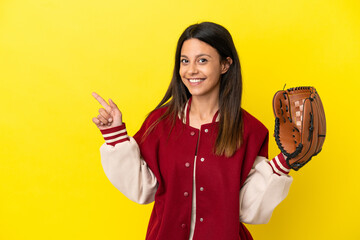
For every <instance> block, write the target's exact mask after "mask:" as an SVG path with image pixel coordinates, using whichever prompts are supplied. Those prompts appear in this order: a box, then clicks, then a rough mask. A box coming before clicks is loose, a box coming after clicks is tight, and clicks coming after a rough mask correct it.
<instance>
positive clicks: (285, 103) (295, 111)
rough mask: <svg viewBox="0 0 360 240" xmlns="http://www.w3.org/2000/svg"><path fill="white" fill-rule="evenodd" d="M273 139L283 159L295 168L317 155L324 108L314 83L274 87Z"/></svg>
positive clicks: (324, 122) (319, 147)
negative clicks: (312, 85)
mask: <svg viewBox="0 0 360 240" xmlns="http://www.w3.org/2000/svg"><path fill="white" fill-rule="evenodd" d="M273 109H274V115H275V133H274V136H275V141H276V143H277V145H278V147H279V148H280V150H281V152H282V153H283V154H284V155H285V156H286V157H287V159H286V162H287V164H288V165H289V167H291V168H292V169H294V170H299V169H300V168H301V167H302V166H304V165H305V164H306V163H307V162H308V161H310V159H311V158H312V157H313V156H315V155H317V154H318V153H319V152H320V151H321V148H322V146H323V144H324V141H325V134H326V120H325V112H324V108H323V105H322V102H321V99H320V97H319V95H318V93H317V92H316V89H315V88H314V87H296V88H290V89H287V90H283V91H278V92H277V93H276V94H275V96H274V99H273Z"/></svg>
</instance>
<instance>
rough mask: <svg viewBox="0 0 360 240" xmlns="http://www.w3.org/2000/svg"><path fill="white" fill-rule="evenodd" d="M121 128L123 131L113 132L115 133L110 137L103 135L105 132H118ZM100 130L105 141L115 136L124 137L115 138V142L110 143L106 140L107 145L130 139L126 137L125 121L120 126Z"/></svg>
mask: <svg viewBox="0 0 360 240" xmlns="http://www.w3.org/2000/svg"><path fill="white" fill-rule="evenodd" d="M122 130H124V131H123V133H119V134H115V135H112V136H110V137H105V136H106V134H109V133H116V132H120V131H122ZM100 132H101V133H102V134H103V137H104V139H105V141H107V140H112V139H116V138H119V137H124V138H121V139H119V140H117V141H115V142H110V143H109V142H106V144H107V145H111V146H115V145H116V144H118V143H121V142H125V141H130V139H129V138H128V137H127V131H126V126H125V123H122V124H121V125H120V126H117V127H113V128H108V129H103V130H100Z"/></svg>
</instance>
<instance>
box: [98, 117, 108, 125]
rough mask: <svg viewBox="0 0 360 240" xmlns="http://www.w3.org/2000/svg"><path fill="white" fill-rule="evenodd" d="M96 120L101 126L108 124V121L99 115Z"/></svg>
mask: <svg viewBox="0 0 360 240" xmlns="http://www.w3.org/2000/svg"><path fill="white" fill-rule="evenodd" d="M97 119H99V120H100V124H101V125H107V124H108V123H109V122H108V120H107V119H106V118H104V117H103V116H101V115H98V116H97Z"/></svg>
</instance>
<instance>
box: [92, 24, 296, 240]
mask: <svg viewBox="0 0 360 240" xmlns="http://www.w3.org/2000/svg"><path fill="white" fill-rule="evenodd" d="M241 95H242V79H241V71H240V62H239V58H238V55H237V52H236V49H235V46H234V43H233V41H232V38H231V35H230V33H229V32H228V31H227V30H226V29H225V28H224V27H222V26H220V25H218V24H215V23H210V22H203V23H200V24H194V25H191V26H189V27H188V28H187V29H186V30H185V31H184V32H183V34H182V35H181V37H180V39H179V41H178V44H177V49H176V56H175V67H174V73H173V77H172V80H171V82H170V86H169V88H168V90H167V92H166V94H165V96H164V98H163V99H162V101H161V102H160V103H159V105H158V106H157V107H156V108H155V110H153V111H152V112H151V113H150V114H149V116H148V117H147V119H146V120H145V122H144V123H143V125H142V127H141V129H140V130H139V131H138V132H137V133H136V134H135V136H134V137H130V136H128V135H127V133H126V128H125V123H123V122H122V117H121V112H120V110H119V109H118V107H117V106H116V105H115V103H114V102H113V101H112V100H111V99H109V103H107V102H106V101H105V100H104V99H102V98H101V97H100V96H99V95H97V94H96V93H93V96H94V97H95V98H96V99H97V100H98V101H99V102H100V104H101V105H102V106H103V107H104V108H101V109H100V110H99V113H100V114H99V115H98V117H96V118H93V122H94V123H95V124H96V126H97V127H98V128H99V129H100V130H101V132H102V134H103V136H104V138H105V142H106V143H105V144H104V145H102V147H101V149H100V152H101V161H102V165H103V168H104V171H105V173H106V176H107V177H108V178H109V180H110V181H111V182H112V184H113V185H114V186H115V187H116V188H118V189H119V190H120V191H121V192H122V193H123V194H125V195H126V196H127V197H128V198H129V199H131V200H133V201H135V202H138V203H140V204H147V203H151V202H153V201H155V203H154V208H153V211H152V214H151V218H150V221H149V226H148V231H147V236H146V239H149V240H155V239H157V240H170V239H171V240H177V239H178V240H188V239H194V240H205V239H206V240H212V239H214V240H215V239H216V240H219V239H222V240H233V239H252V237H251V235H250V233H249V232H248V231H247V229H246V228H245V226H244V225H243V224H242V222H244V223H250V224H260V223H266V222H268V221H269V219H270V217H271V214H272V212H273V210H274V208H275V207H276V206H277V205H278V204H279V203H280V202H281V201H282V200H283V199H284V198H285V197H286V195H287V193H288V190H289V187H290V184H291V182H292V178H291V177H290V176H289V175H288V173H289V171H290V169H289V168H288V167H287V164H286V162H285V158H284V156H283V155H282V154H279V155H278V156H276V157H275V158H273V159H272V160H271V161H268V160H267V157H268V130H267V129H266V127H264V125H262V124H261V122H259V121H258V120H257V119H256V118H254V117H253V116H252V115H250V114H249V113H248V112H246V111H245V110H244V109H242V108H241Z"/></svg>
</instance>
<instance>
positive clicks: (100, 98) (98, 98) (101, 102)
mask: <svg viewBox="0 0 360 240" xmlns="http://www.w3.org/2000/svg"><path fill="white" fill-rule="evenodd" d="M92 95H93V97H94V98H95V99H96V100H97V101H98V102H99V103H100V104H101V106H103V107H104V108H105V110H106V111H107V112H110V111H111V107H110V106H109V104H108V103H107V102H106V101H105V100H104V99H103V98H102V97H100V95H99V94H97V93H96V92H93V93H92Z"/></svg>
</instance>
